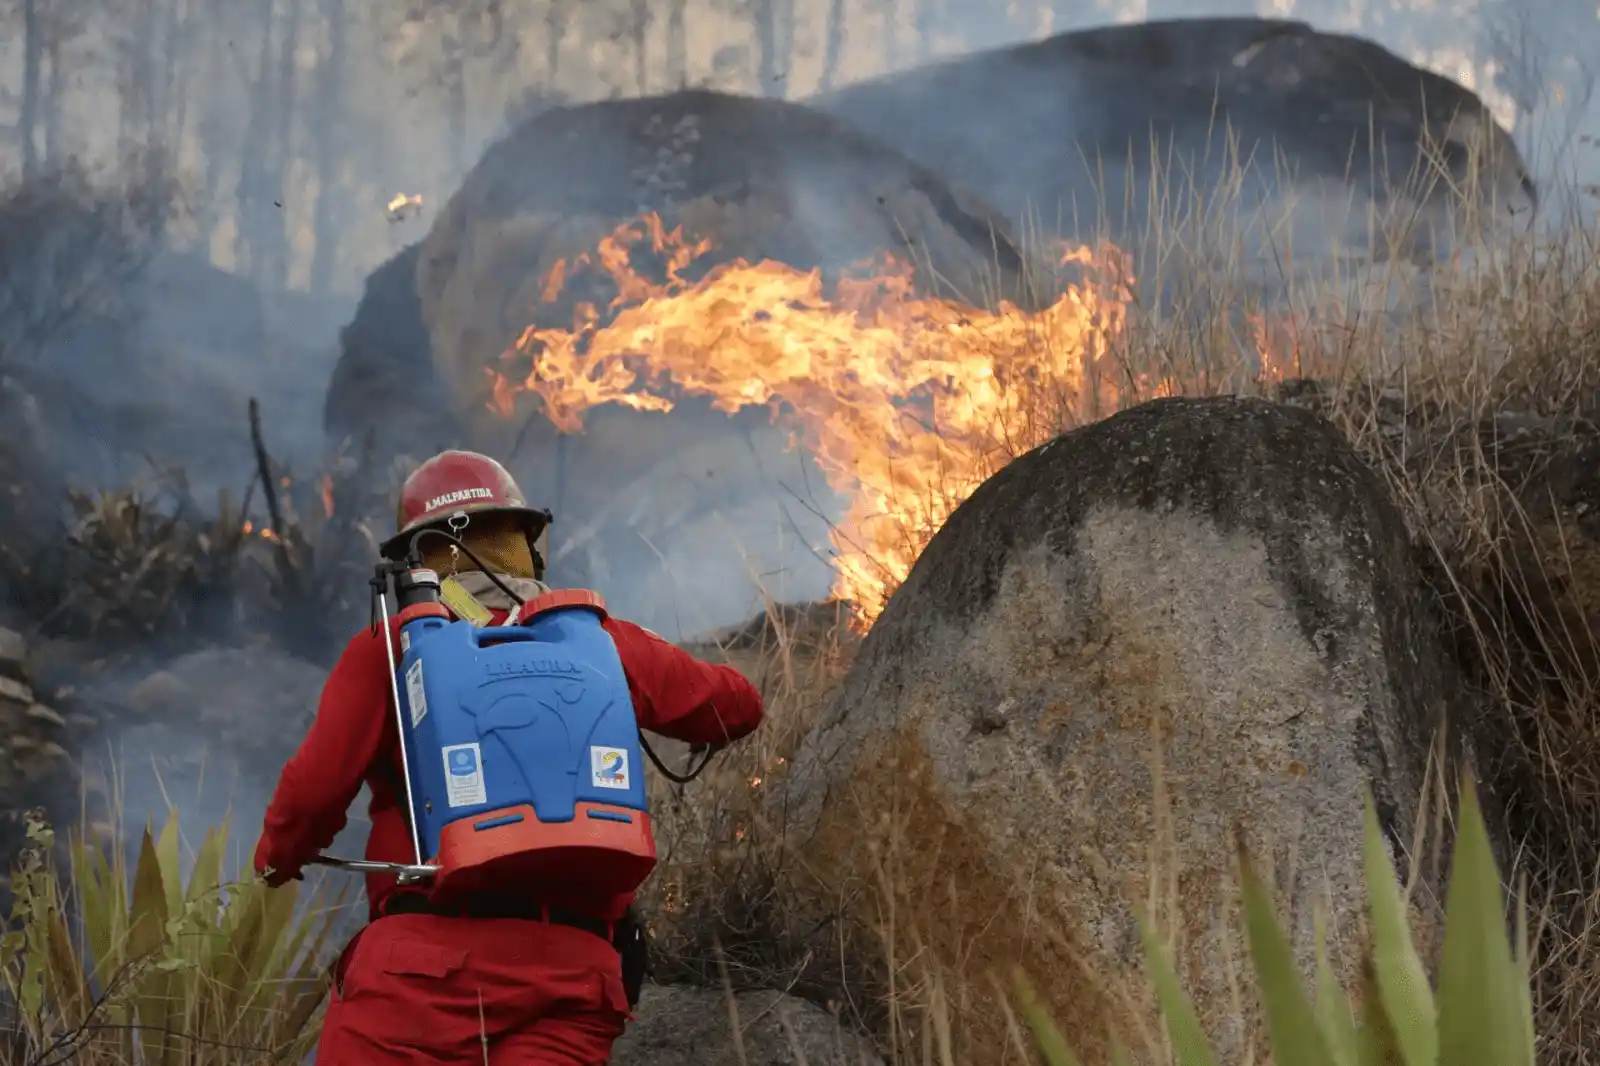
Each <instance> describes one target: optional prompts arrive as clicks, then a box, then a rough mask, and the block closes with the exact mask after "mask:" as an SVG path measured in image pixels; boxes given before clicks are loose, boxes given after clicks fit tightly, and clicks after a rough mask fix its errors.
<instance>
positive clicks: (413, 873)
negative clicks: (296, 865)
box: [311, 855, 439, 885]
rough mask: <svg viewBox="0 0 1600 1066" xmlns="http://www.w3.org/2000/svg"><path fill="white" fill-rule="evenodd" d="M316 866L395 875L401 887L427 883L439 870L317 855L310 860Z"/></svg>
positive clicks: (371, 860)
mask: <svg viewBox="0 0 1600 1066" xmlns="http://www.w3.org/2000/svg"><path fill="white" fill-rule="evenodd" d="M311 861H312V863H313V864H315V865H317V866H333V867H337V868H338V869H341V870H349V871H351V872H352V873H364V874H395V875H397V876H398V877H399V879H400V883H401V884H402V885H414V884H417V883H418V882H421V881H428V880H431V879H432V878H433V875H434V874H436V873H438V872H439V870H438V868H437V867H434V866H424V865H421V864H418V863H410V862H377V861H375V860H373V859H341V858H340V857H339V856H337V855H318V856H317V857H316V858H314V859H312V860H311Z"/></svg>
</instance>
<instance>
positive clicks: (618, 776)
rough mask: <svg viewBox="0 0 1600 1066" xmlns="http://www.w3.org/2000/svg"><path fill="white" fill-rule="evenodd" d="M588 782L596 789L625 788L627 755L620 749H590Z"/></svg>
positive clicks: (626, 782) (626, 785) (626, 781)
mask: <svg viewBox="0 0 1600 1066" xmlns="http://www.w3.org/2000/svg"><path fill="white" fill-rule="evenodd" d="M589 780H590V781H592V782H594V786H595V787H596V788H627V787H628V785H629V780H628V753H627V752H625V751H623V750H622V749H621V748H593V747H592V748H590V749H589Z"/></svg>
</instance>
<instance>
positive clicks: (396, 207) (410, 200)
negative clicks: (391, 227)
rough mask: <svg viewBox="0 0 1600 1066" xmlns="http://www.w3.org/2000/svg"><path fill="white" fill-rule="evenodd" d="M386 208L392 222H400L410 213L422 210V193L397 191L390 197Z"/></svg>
mask: <svg viewBox="0 0 1600 1066" xmlns="http://www.w3.org/2000/svg"><path fill="white" fill-rule="evenodd" d="M384 209H385V210H386V211H387V212H388V215H389V221H390V222H399V221H400V220H401V219H404V218H406V217H408V216H410V215H414V214H416V213H417V212H419V211H421V210H422V195H421V194H420V193H411V194H410V195H407V194H406V193H403V192H400V193H395V194H394V195H393V196H392V197H390V198H389V202H388V204H386V205H385V207H384Z"/></svg>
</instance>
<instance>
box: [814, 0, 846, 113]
mask: <svg viewBox="0 0 1600 1066" xmlns="http://www.w3.org/2000/svg"><path fill="white" fill-rule="evenodd" d="M826 32H827V42H826V43H825V44H824V45H823V50H822V77H821V78H820V79H818V84H817V88H818V90H819V91H821V92H827V91H828V90H829V89H832V88H833V87H834V86H835V85H836V84H838V81H839V64H840V63H841V62H843V61H844V0H828V26H827V30H826Z"/></svg>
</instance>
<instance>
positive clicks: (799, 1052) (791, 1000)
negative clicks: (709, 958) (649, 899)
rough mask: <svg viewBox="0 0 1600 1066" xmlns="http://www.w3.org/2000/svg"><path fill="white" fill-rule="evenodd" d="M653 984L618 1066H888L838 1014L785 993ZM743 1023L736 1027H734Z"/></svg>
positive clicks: (621, 1045) (615, 1053) (621, 1046)
mask: <svg viewBox="0 0 1600 1066" xmlns="http://www.w3.org/2000/svg"><path fill="white" fill-rule="evenodd" d="M729 998H730V997H729V996H728V995H727V994H726V993H724V992H723V991H722V990H720V989H715V988H695V987H692V986H688V985H650V986H647V987H646V988H645V990H644V995H643V996H642V997H641V998H640V1001H639V1007H638V1009H637V1011H636V1012H635V1013H636V1015H637V1020H636V1021H634V1022H633V1023H632V1024H630V1025H629V1026H628V1031H627V1032H626V1033H624V1034H623V1036H622V1038H621V1039H620V1040H618V1041H617V1043H616V1046H615V1047H614V1048H613V1049H612V1052H611V1063H612V1066H881V1064H882V1062H883V1059H882V1058H881V1057H880V1056H879V1055H878V1053H877V1052H876V1051H875V1050H874V1049H873V1047H872V1044H871V1043H870V1042H869V1041H867V1040H864V1039H862V1038H861V1037H859V1036H857V1035H855V1034H854V1033H851V1032H850V1031H849V1030H847V1029H845V1028H844V1027H843V1026H842V1025H841V1024H840V1023H839V1020H838V1019H837V1018H834V1017H833V1016H832V1015H830V1014H828V1013H827V1012H826V1011H823V1010H822V1009H820V1008H818V1007H816V1006H814V1005H813V1004H810V1003H807V1002H806V1001H805V1000H801V999H796V998H795V997H793V996H787V995H784V994H783V993H781V992H741V993H738V994H736V995H734V996H732V1002H731V1003H730V1002H729ZM736 1026H737V1030H736V1029H735V1027H736Z"/></svg>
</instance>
